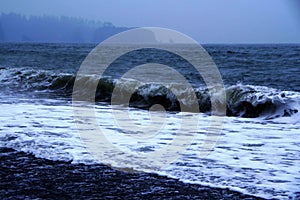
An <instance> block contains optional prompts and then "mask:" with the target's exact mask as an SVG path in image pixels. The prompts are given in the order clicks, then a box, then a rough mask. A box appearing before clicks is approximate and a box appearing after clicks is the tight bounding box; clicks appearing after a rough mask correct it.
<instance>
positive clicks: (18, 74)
mask: <svg viewBox="0 0 300 200" xmlns="http://www.w3.org/2000/svg"><path fill="white" fill-rule="evenodd" d="M0 71H1V75H0V83H1V86H0V89H1V90H5V89H6V90H7V89H8V90H13V91H16V90H17V91H36V90H38V91H47V92H54V93H55V94H58V95H61V96H64V97H71V95H72V93H73V86H74V82H75V79H76V76H75V75H73V74H66V73H53V72H51V71H43V70H33V69H26V68H12V69H7V68H2V69H0ZM77 81H78V83H79V84H80V85H82V90H81V91H76V92H79V93H80V95H82V96H84V97H85V99H91V100H96V101H98V102H111V100H112V94H113V92H114V94H115V95H118V99H120V102H118V103H120V104H122V103H124V102H122V99H124V97H127V96H128V95H130V101H129V106H132V107H136V108H141V109H149V108H150V107H152V106H153V105H155V104H160V105H162V106H164V108H165V109H166V110H167V111H181V110H182V108H181V106H185V107H186V108H187V109H188V108H189V107H190V106H191V105H192V99H193V98H192V94H196V97H197V99H198V104H199V111H200V112H204V113H209V112H210V111H211V100H210V94H209V90H208V89H207V88H205V87H197V88H194V89H193V90H192V91H191V90H188V89H187V88H186V87H185V86H184V85H177V86H176V87H175V88H176V95H175V94H174V93H173V92H172V91H171V90H170V89H169V88H170V87H166V86H163V85H159V84H156V83H148V84H142V83H139V82H137V81H136V80H126V81H122V83H121V86H120V87H119V91H115V90H114V89H115V86H116V83H118V81H117V80H111V79H109V77H106V78H102V79H100V80H98V79H97V78H95V77H91V76H86V77H82V78H80V79H77ZM95 84H97V90H96V93H95V95H94V94H93V95H91V94H90V92H88V91H89V88H91V86H92V85H95ZM173 91H174V90H173ZM88 95H91V96H90V97H89V96H88ZM226 98H227V101H226V107H227V112H226V114H227V116H239V117H246V118H257V117H262V118H263V119H267V120H270V119H275V118H280V117H290V116H293V115H296V114H298V115H299V109H300V106H299V104H300V94H299V93H297V92H291V91H280V90H276V89H273V88H268V87H263V86H253V85H242V84H237V85H233V86H230V87H227V88H226ZM127 103H128V102H127ZM224 103H225V102H224ZM185 110H186V109H185Z"/></svg>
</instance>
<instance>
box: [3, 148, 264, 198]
mask: <svg viewBox="0 0 300 200" xmlns="http://www.w3.org/2000/svg"><path fill="white" fill-rule="evenodd" d="M0 160H1V165H0V174H1V183H0V185H1V187H0V198H1V199H34V198H40V199H57V198H59V199H95V198H97V199H100V198H101V199H149V198H156V199H233V200H234V199H247V200H250V199H263V198H259V197H254V196H250V195H246V194H242V193H240V192H236V191H232V190H229V189H220V188H211V187H208V186H202V185H198V184H188V183H183V182H181V181H179V180H176V179H172V178H168V177H164V176H159V175H157V174H149V173H142V172H141V173H126V172H123V171H118V170H116V169H113V168H110V167H108V166H106V165H101V164H97V165H84V164H71V163H70V162H63V161H52V160H46V159H42V158H36V157H35V156H33V155H32V154H27V153H24V152H18V151H16V150H13V149H9V148H0Z"/></svg>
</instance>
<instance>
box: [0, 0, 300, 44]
mask: <svg viewBox="0 0 300 200" xmlns="http://www.w3.org/2000/svg"><path fill="white" fill-rule="evenodd" d="M0 12H1V13H10V12H14V13H20V14H24V15H55V16H62V15H63V16H73V17H81V18H85V19H90V20H100V21H108V22H111V23H113V24H114V25H116V26H126V27H149V26H150V27H153V26H154V27H163V28H170V29H174V30H176V31H180V32H182V33H184V34H186V35H188V36H190V37H192V38H193V39H195V40H197V41H198V42H200V43H300V0H76V1H75V0H0Z"/></svg>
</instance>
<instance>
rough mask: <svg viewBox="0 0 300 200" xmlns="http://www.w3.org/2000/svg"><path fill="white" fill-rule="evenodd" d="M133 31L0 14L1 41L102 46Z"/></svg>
mask: <svg viewBox="0 0 300 200" xmlns="http://www.w3.org/2000/svg"><path fill="white" fill-rule="evenodd" d="M129 29H130V28H127V27H116V26H114V25H113V24H112V23H110V22H100V21H94V20H85V19H81V18H75V17H66V16H60V17H58V16H46V15H44V16H24V15H21V14H15V13H8V14H5V13H2V14H0V42H49V43H50V42H66V43H98V42H101V41H103V40H105V39H106V38H108V37H110V36H112V35H114V34H116V33H119V32H122V31H125V30H129Z"/></svg>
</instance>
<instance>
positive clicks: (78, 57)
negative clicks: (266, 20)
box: [0, 43, 300, 199]
mask: <svg viewBox="0 0 300 200" xmlns="http://www.w3.org/2000/svg"><path fill="white" fill-rule="evenodd" d="M95 46H96V45H95V44H44V43H1V44H0V83H1V84H0V94H1V95H0V108H1V111H0V119H1V120H0V147H1V148H5V149H11V150H5V151H1V156H4V155H7V154H11V159H13V158H14V159H15V157H16V156H19V154H21V153H25V155H23V154H21V155H22V158H24V159H25V160H26V159H37V160H38V159H42V160H41V161H39V165H41V166H43V162H45V165H46V164H47V163H48V161H49V160H50V161H51V162H52V161H53V162H59V163H60V162H64V163H65V164H66V165H67V166H69V167H71V166H77V165H80V166H82V165H83V166H93V165H98V164H105V165H107V166H110V167H113V168H115V169H118V170H120V171H137V172H146V173H150V174H153V173H154V174H157V175H159V176H162V177H165V176H166V177H168V178H171V179H174V180H177V179H178V180H179V181H182V182H184V183H188V184H192V185H199V186H209V187H211V188H221V189H224V188H228V189H229V190H231V191H237V192H240V193H242V194H247V195H251V196H253V197H262V198H266V199H273V198H274V199H290V198H292V199H299V198H300V189H299V188H300V176H299V175H300V81H299V74H300V45H298V44H218V45H203V48H204V49H205V50H206V51H207V52H208V53H209V55H210V56H211V57H212V59H213V61H214V62H215V64H216V66H217V67H218V70H219V71H220V74H221V77H222V80H223V83H224V86H225V93H226V108H227V109H226V116H225V117H224V119H222V120H223V124H222V130H221V132H220V135H219V136H218V137H217V139H216V140H215V144H214V145H213V147H212V149H211V150H210V151H209V152H208V154H207V155H206V156H202V157H201V156H199V152H201V145H203V143H205V141H206V140H207V138H206V135H207V129H208V127H209V125H210V123H212V122H211V120H214V119H212V117H211V116H212V112H211V109H210V105H211V101H210V93H209V90H208V89H207V87H205V81H203V79H202V77H201V76H199V74H197V73H196V72H195V70H193V69H191V68H190V67H189V66H188V65H187V64H186V62H185V61H184V60H180V59H175V60H169V61H168V63H164V59H165V58H168V56H169V55H167V54H165V53H163V52H159V51H158V52H151V51H152V49H147V50H146V51H143V52H132V53H129V54H128V55H127V57H124V58H121V59H119V60H117V61H116V62H115V63H114V65H115V67H113V66H112V67H111V68H109V69H108V71H107V73H106V74H105V77H104V78H102V79H101V80H100V81H99V83H98V86H97V89H96V93H95V97H94V99H93V100H95V102H93V101H92V102H83V104H84V105H86V104H88V105H89V106H92V107H93V111H94V115H93V116H88V117H87V118H86V120H85V119H78V118H75V117H74V102H73V101H72V94H73V86H74V81H75V80H76V74H77V72H78V70H79V68H80V66H81V64H82V62H84V59H85V58H86V56H87V55H88V54H89V53H90V51H91V50H92V49H93V48H95ZM184 51H187V52H189V51H190V53H191V54H192V53H193V49H190V50H189V48H188V47H185V48H184ZM149 52H150V53H151V55H154V57H153V58H150V60H149V58H147V57H146V56H143V54H145V55H146V54H147V53H149ZM141 55H142V56H141ZM145 59H148V60H146V61H145ZM151 59H155V60H162V61H163V62H162V63H163V64H167V65H168V66H171V67H172V66H175V67H174V68H175V69H176V70H177V71H178V72H180V73H181V74H184V77H185V78H186V79H187V81H188V82H189V83H190V84H191V85H192V87H193V88H194V91H195V94H196V98H197V99H198V102H199V111H200V112H199V113H195V112H180V104H179V102H178V100H176V96H175V95H174V92H173V93H172V91H170V90H168V88H166V87H163V86H161V85H158V84H155V83H151V81H150V82H149V80H147V84H146V85H142V86H140V87H136V85H135V86H134V87H133V88H134V89H135V91H133V95H132V97H130V99H129V101H130V102H129V104H128V105H129V107H127V106H126V105H124V104H122V103H119V104H118V103H117V104H116V105H111V104H110V102H111V99H112V92H113V89H114V87H116V85H118V86H119V87H120V88H123V89H124V90H127V89H128V88H132V85H134V84H135V83H136V81H137V80H132V79H126V80H125V81H123V82H118V79H119V78H120V77H121V76H122V74H124V73H126V71H128V70H129V69H130V67H131V66H132V65H134V66H137V65H140V64H143V63H145V62H148V63H151ZM152 71H153V69H149V70H148V71H147V70H146V71H145V74H144V76H142V79H147V78H149V76H150V77H151V73H152ZM160 73H164V72H160ZM154 75H155V73H154ZM163 75H164V74H163ZM164 76H165V79H166V80H167V79H168V78H169V77H168V76H169V75H168V74H167V73H166V74H165V75H164ZM89 81H91V80H90V79H89V78H87V79H86V80H83V82H82V83H83V84H87V82H89ZM138 81H141V80H138ZM177 84H179V85H180V82H178V83H177ZM183 90H184V89H183ZM118 94H119V93H118ZM120 95H121V94H120ZM184 97H185V96H183V100H182V101H183V102H188V101H189V99H188V97H186V98H187V99H184ZM157 104H161V105H162V106H163V107H164V110H166V112H161V111H157V110H156V109H155V108H153V105H157ZM187 104H188V103H187ZM112 108H113V109H112ZM149 108H151V109H153V110H151V111H150V112H149V111H148V109H149ZM157 108H159V109H161V107H157ZM159 109H158V110H159ZM112 110H113V112H112ZM125 112H129V113H130V115H129V117H127V118H126V117H125V118H122V117H124V116H123V115H122V114H120V115H118V116H119V119H118V120H120V121H122V122H123V123H124V124H125V125H126V124H127V123H130V120H133V121H134V122H135V123H136V124H137V125H138V126H139V127H141V130H139V131H140V132H142V133H145V134H146V136H140V132H138V131H137V132H134V131H126V129H125V130H123V129H121V128H118V127H117V126H116V122H115V118H114V116H113V113H115V114H116V115H117V113H125ZM149 113H150V115H149ZM185 116H188V117H191V119H196V120H198V121H199V127H200V128H199V131H197V132H194V129H189V126H193V125H192V122H190V121H188V122H187V124H186V126H185V127H180V124H181V122H182V120H183V119H184V117H185ZM91 117H94V118H96V119H97V120H96V122H97V123H98V125H99V126H101V128H102V129H101V130H102V132H103V134H104V135H105V136H106V138H108V141H109V142H110V143H111V145H112V146H116V147H117V148H115V149H116V150H115V149H111V150H110V151H109V152H108V151H107V149H105V148H106V146H105V145H104V146H103V149H102V147H101V145H100V146H99V147H98V148H99V149H98V150H97V151H99V152H105V155H101V159H97V158H96V157H95V156H93V154H92V153H90V149H89V148H88V147H87V144H89V143H88V141H85V139H86V138H84V136H83V135H82V134H81V133H80V128H82V127H80V126H79V127H78V124H86V123H87V124H88V123H90V121H89V120H90V118H91ZM120 118H121V119H120ZM129 119H130V120H129ZM151 119H155V120H157V121H155V120H154V122H155V123H157V124H158V125H159V126H160V125H161V124H160V122H162V121H163V123H162V128H161V129H160V130H162V131H161V133H159V134H158V133H157V130H156V128H157V126H151V125H149V123H150V122H151ZM80 120H81V121H80ZM189 123H191V125H190V124H189ZM124 124H122V125H124ZM143 127H144V128H143ZM145 127H147V128H145ZM180 129H182V130H181V131H182V132H184V134H185V135H186V136H187V137H190V136H191V140H190V143H189V144H188V145H186V148H185V149H182V150H181V151H178V152H176V159H173V160H172V162H170V163H169V162H167V160H168V159H169V157H168V151H171V150H166V151H161V149H163V148H164V147H165V146H166V145H168V144H171V143H172V141H173V140H174V137H175V136H176V133H177V131H178V130H180ZM153 133H157V134H153ZM174 145H175V147H176V145H179V144H177V143H175V144H174ZM176 148H177V147H176ZM178 149H180V147H179V146H178ZM120 151H124V152H130V153H129V154H127V153H125V155H122V156H119V153H120ZM11 152H13V153H11ZM16 152H17V153H16ZM155 152H159V154H161V155H160V156H158V157H157V159H159V160H158V161H157V160H155V161H157V162H160V163H164V165H163V166H162V167H157V166H156V165H154V164H153V162H154V161H153V160H152V157H151V158H150V159H147V158H146V159H144V157H143V159H142V160H139V159H140V158H139V157H138V156H136V157H135V156H134V155H142V156H146V157H147V155H148V154H149V155H150V154H151V153H152V154H151V155H154V154H155ZM18 153H19V154H18ZM131 153H132V154H131ZM153 153H154V154H153ZM170 154H172V153H170ZM26 155H27V156H28V158H27V157H26ZM29 155H33V158H32V157H30V156H29ZM24 156H25V157H24ZM131 156H132V157H131ZM170 157H171V156H170ZM155 158H156V157H155ZM43 159H44V160H43ZM8 162H9V161H8V160H1V165H2V166H4V165H6V164H7V163H8ZM12 168H13V167H12ZM114 173H115V172H114ZM3 176H4V175H3ZM29 179H30V177H29ZM5 180H7V181H9V179H7V178H6V179H5ZM21 183H22V180H20V184H21ZM7 191H9V190H7ZM153 193H155V190H153ZM7 195H9V192H8V193H7ZM4 197H5V195H4ZM37 197H38V196H37Z"/></svg>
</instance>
